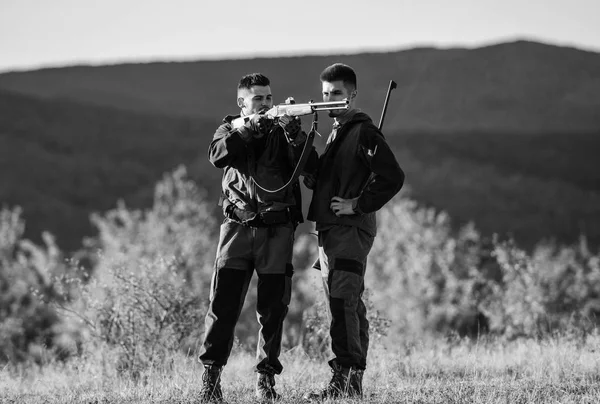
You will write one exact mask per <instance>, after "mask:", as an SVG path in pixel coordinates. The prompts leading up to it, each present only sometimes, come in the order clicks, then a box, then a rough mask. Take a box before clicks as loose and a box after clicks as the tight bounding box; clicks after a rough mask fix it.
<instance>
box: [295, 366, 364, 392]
mask: <svg viewBox="0 0 600 404" xmlns="http://www.w3.org/2000/svg"><path fill="white" fill-rule="evenodd" d="M329 365H330V366H331V372H332V373H333V375H332V377H331V380H330V381H329V384H328V385H327V387H325V388H324V389H323V390H321V391H318V392H311V393H308V394H307V395H306V396H304V398H305V399H307V400H325V399H328V398H338V397H362V374H363V371H362V370H357V369H354V368H347V367H342V366H340V365H338V364H337V363H336V362H335V361H334V360H332V361H330V362H329Z"/></svg>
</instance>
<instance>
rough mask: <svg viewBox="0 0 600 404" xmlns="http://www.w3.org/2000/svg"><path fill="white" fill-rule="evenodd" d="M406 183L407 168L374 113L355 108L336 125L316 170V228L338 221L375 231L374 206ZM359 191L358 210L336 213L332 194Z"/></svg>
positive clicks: (312, 215)
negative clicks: (344, 120) (369, 113)
mask: <svg viewBox="0 0 600 404" xmlns="http://www.w3.org/2000/svg"><path fill="white" fill-rule="evenodd" d="M403 184H404V172H403V171H402V169H401V168H400V165H399V164H398V162H397V161H396V157H395V156H394V153H393V152H392V150H391V149H390V147H389V145H388V144H387V142H386V141H385V138H384V137H383V134H382V133H381V131H379V129H378V128H377V127H376V126H375V125H374V124H373V121H372V120H371V118H370V117H369V116H368V115H367V114H365V113H363V112H360V111H356V112H355V113H354V115H352V116H351V118H350V120H349V121H348V122H346V123H344V124H343V125H342V126H341V127H340V128H339V129H338V131H337V135H336V137H335V139H334V140H333V141H332V142H331V143H329V144H328V145H327V147H326V148H325V151H324V152H323V154H322V155H321V156H320V157H319V162H318V175H317V182H316V186H315V189H314V190H313V196H312V200H311V204H310V208H309V211H308V220H311V221H314V222H316V229H317V230H318V231H319V230H325V229H326V228H329V227H331V226H335V225H346V226H356V227H358V228H361V229H363V230H365V231H366V232H368V233H369V234H371V235H372V236H375V235H376V234H377V222H376V218H375V212H376V211H377V210H379V209H380V208H381V207H383V205H385V204H386V203H387V202H388V201H389V200H390V199H391V198H392V197H393V196H394V195H395V194H396V193H398V191H400V189H401V188H402V185H403ZM334 196H339V197H341V198H344V199H352V198H356V197H358V203H357V208H358V209H357V213H356V214H354V215H343V216H340V217H337V216H336V215H335V214H334V213H333V211H332V210H331V209H330V203H331V198H333V197H334Z"/></svg>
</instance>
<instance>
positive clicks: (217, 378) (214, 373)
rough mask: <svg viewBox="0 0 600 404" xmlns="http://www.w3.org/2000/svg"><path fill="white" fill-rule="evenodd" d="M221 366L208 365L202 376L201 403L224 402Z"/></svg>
mask: <svg viewBox="0 0 600 404" xmlns="http://www.w3.org/2000/svg"><path fill="white" fill-rule="evenodd" d="M221 371H222V368H221V367H220V366H214V365H206V366H204V373H203V374H202V390H201V391H200V402H201V403H203V404H204V403H211V404H212V403H221V402H223V391H222V390H221Z"/></svg>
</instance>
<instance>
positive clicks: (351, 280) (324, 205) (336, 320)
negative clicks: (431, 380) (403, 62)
mask: <svg viewBox="0 0 600 404" xmlns="http://www.w3.org/2000/svg"><path fill="white" fill-rule="evenodd" d="M320 78H321V83H322V90H323V101H338V100H343V99H347V100H348V101H349V109H348V110H332V111H330V113H329V116H330V117H332V118H334V123H333V131H332V132H331V135H330V136H329V139H328V140H327V145H326V147H325V151H324V152H323V154H322V155H321V156H320V157H319V164H318V174H317V176H316V178H315V176H311V175H307V176H305V177H304V184H305V185H306V186H307V187H308V188H310V189H313V195H312V201H311V205H310V208H309V212H308V220H311V221H315V222H316V230H317V232H318V238H319V261H318V262H317V264H316V266H317V267H320V268H319V269H320V270H321V275H322V279H323V285H324V289H325V292H326V296H327V298H328V300H329V302H328V303H329V309H330V313H331V320H332V321H331V328H330V335H331V345H332V346H331V348H332V351H333V354H334V355H335V358H334V359H332V360H330V361H329V365H330V366H331V369H332V371H333V377H332V379H331V381H330V382H329V384H328V385H327V386H326V387H325V388H324V389H323V390H322V391H319V392H313V393H310V394H308V395H307V396H306V398H308V399H311V400H312V399H316V400H323V399H328V398H337V397H362V391H363V389H362V378H363V372H364V370H365V368H366V365H367V350H368V347H369V323H368V321H367V310H366V307H365V304H364V302H363V300H362V294H363V291H364V288H365V284H364V277H365V267H366V262H367V255H368V254H369V251H370V250H371V247H372V245H373V240H374V238H375V235H376V232H377V224H376V218H375V213H376V211H377V210H379V209H381V208H382V207H383V206H384V205H385V204H386V203H387V202H388V201H389V200H390V199H391V198H392V197H393V196H394V195H395V194H396V193H398V191H400V189H401V188H402V185H403V184H404V172H403V171H402V169H401V168H400V166H399V164H398V162H397V161H396V158H395V156H394V153H393V152H392V151H391V150H390V147H389V146H388V144H387V142H386V141H385V138H384V137H383V134H382V133H381V130H380V129H381V128H378V127H377V126H375V125H374V124H373V122H372V120H371V118H370V117H369V116H368V115H367V114H365V113H364V112H361V111H360V110H359V109H357V108H355V101H356V95H357V80H356V73H355V72H354V70H353V69H352V68H351V67H350V66H348V65H345V64H341V63H335V64H333V65H331V66H329V67H327V68H326V69H325V70H323V72H322V73H321V77H320ZM394 84H395V83H394ZM388 95H389V93H388ZM386 106H387V99H386ZM384 113H385V107H384ZM383 116H384V115H382V122H381V123H383ZM380 126H381V124H380Z"/></svg>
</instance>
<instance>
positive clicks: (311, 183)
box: [302, 174, 317, 189]
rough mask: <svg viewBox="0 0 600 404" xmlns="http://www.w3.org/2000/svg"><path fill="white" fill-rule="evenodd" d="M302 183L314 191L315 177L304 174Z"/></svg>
mask: <svg viewBox="0 0 600 404" xmlns="http://www.w3.org/2000/svg"><path fill="white" fill-rule="evenodd" d="M302 182H303V183H304V185H305V186H306V188H308V189H315V186H316V185H317V176H316V175H314V174H306V175H304V178H303V179H302Z"/></svg>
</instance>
